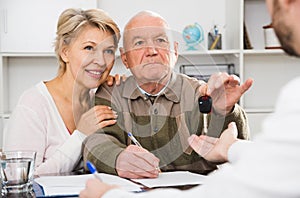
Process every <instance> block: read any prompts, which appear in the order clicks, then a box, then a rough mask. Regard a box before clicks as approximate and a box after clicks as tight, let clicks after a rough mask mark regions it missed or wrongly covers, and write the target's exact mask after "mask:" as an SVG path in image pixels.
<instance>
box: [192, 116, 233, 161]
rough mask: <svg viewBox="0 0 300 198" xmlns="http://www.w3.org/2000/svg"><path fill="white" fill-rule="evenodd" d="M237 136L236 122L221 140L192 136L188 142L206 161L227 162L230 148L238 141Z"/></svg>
mask: <svg viewBox="0 0 300 198" xmlns="http://www.w3.org/2000/svg"><path fill="white" fill-rule="evenodd" d="M237 134H238V131H237V128H236V124H235V122H231V123H230V124H229V125H228V128H227V129H226V130H225V131H224V132H223V133H222V134H221V136H220V138H214V137H209V136H205V135H200V136H197V135H191V136H190V137H189V139H188V142H189V145H190V146H191V147H192V148H193V149H194V151H195V152H196V153H198V154H199V155H200V156H202V157H203V158H205V159H206V160H208V161H211V162H226V161H228V150H229V148H230V146H231V145H232V144H233V143H234V142H236V141H238V139H237Z"/></svg>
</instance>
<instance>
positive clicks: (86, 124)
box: [77, 105, 117, 135]
mask: <svg viewBox="0 0 300 198" xmlns="http://www.w3.org/2000/svg"><path fill="white" fill-rule="evenodd" d="M116 118H117V114H116V112H114V111H113V110H112V109H111V108H110V107H108V106H104V105H96V106H94V107H93V108H91V109H90V110H88V111H87V112H85V113H84V114H82V115H81V117H80V120H79V122H78V123H77V129H78V130H79V131H80V132H82V133H84V134H86V135H90V134H92V133H94V132H96V131H97V130H98V129H101V128H103V127H106V126H109V125H113V124H115V123H116V122H117V121H116Z"/></svg>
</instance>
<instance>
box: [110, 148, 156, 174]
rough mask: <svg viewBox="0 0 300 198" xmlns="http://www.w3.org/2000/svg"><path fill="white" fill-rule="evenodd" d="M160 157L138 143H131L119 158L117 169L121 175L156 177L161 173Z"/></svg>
mask: <svg viewBox="0 0 300 198" xmlns="http://www.w3.org/2000/svg"><path fill="white" fill-rule="evenodd" d="M158 166H159V159H158V158H157V157H155V156H154V155H153V154H152V153H150V152H149V151H147V150H146V149H143V148H141V147H139V146H136V145H129V146H128V147H127V148H126V149H125V150H124V151H122V152H121V154H120V155H119V156H118V158H117V162H116V170H117V172H118V175H119V176H120V177H125V178H130V179H138V178H156V177H158V174H159V169H158V168H157V167H158Z"/></svg>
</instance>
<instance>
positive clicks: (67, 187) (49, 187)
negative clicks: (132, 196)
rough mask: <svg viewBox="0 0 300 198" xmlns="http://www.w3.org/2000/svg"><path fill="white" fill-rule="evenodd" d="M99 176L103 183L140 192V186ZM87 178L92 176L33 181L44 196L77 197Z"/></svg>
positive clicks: (51, 177) (107, 175)
mask: <svg viewBox="0 0 300 198" xmlns="http://www.w3.org/2000/svg"><path fill="white" fill-rule="evenodd" d="M99 176H100V177H101V179H102V181H103V182H105V183H108V184H113V185H118V186H120V187H121V188H122V189H124V190H126V191H134V192H139V191H141V187H142V186H140V185H138V184H135V183H133V182H131V181H130V180H127V179H123V178H121V177H118V176H115V175H109V174H105V173H99ZM89 178H94V175H92V174H86V175H70V176H42V177H39V178H36V179H35V180H34V181H35V182H36V183H38V184H39V185H40V186H42V188H43V191H44V196H59V195H79V193H80V191H81V190H83V189H84V188H85V183H86V181H87V180H88V179H89Z"/></svg>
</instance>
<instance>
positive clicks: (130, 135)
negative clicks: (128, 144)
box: [127, 132, 143, 148]
mask: <svg viewBox="0 0 300 198" xmlns="http://www.w3.org/2000/svg"><path fill="white" fill-rule="evenodd" d="M127 135H128V137H129V138H130V139H131V141H133V143H134V144H135V145H137V146H139V147H141V148H143V147H142V145H141V144H140V143H139V142H138V141H137V140H136V139H135V137H134V136H133V135H132V133H130V132H128V133H127Z"/></svg>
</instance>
